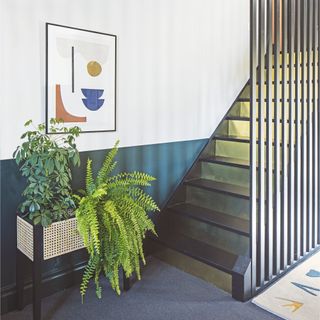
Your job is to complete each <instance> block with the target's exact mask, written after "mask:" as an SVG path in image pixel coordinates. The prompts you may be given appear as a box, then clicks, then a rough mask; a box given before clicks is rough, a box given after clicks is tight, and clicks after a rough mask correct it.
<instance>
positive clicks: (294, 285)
mask: <svg viewBox="0 0 320 320" xmlns="http://www.w3.org/2000/svg"><path fill="white" fill-rule="evenodd" d="M252 302H253V303H254V304H256V305H257V306H259V307H261V308H263V309H265V310H267V311H269V312H271V313H273V314H275V315H277V316H279V317H281V318H283V319H287V320H319V319H320V251H318V252H317V253H316V254H314V255H312V256H311V257H310V258H308V259H307V260H306V261H304V262H303V263H301V265H299V266H297V267H296V268H294V269H293V270H292V271H290V272H289V273H288V274H287V275H285V276H284V277H283V278H281V279H280V280H279V281H277V282H276V283H275V284H273V285H272V286H271V287H270V288H268V289H267V290H265V291H264V292H262V293H261V294H260V295H259V296H257V297H256V298H254V299H253V300H252Z"/></svg>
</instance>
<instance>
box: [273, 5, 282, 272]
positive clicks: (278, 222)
mask: <svg viewBox="0 0 320 320" xmlns="http://www.w3.org/2000/svg"><path fill="white" fill-rule="evenodd" d="M274 9H275V10H274V12H275V14H274V16H275V28H274V29H275V45H274V177H275V179H274V180H275V181H274V202H275V205H274V216H275V219H274V220H275V231H274V232H275V233H274V234H275V243H274V244H275V256H274V269H275V270H274V271H275V273H276V274H278V273H280V249H281V189H280V188H281V186H280V170H281V168H280V103H279V97H280V94H279V87H280V82H279V74H280V61H279V60H280V0H275V8H274Z"/></svg>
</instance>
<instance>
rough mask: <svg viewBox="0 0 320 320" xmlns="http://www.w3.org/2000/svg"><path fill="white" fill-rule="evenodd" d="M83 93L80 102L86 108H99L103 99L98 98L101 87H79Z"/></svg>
mask: <svg viewBox="0 0 320 320" xmlns="http://www.w3.org/2000/svg"><path fill="white" fill-rule="evenodd" d="M81 91H82V93H83V95H84V96H85V97H86V98H85V99H82V102H83V103H84V105H85V106H86V108H87V109H89V110H91V111H97V110H99V109H100V108H101V107H102V105H103V104H104V99H99V98H100V97H101V96H102V95H103V92H104V90H102V89H81Z"/></svg>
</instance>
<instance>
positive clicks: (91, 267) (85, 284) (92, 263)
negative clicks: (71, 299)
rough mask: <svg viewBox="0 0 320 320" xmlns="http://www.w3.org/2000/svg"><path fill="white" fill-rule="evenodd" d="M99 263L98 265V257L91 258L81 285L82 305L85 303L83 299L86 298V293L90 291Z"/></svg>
mask: <svg viewBox="0 0 320 320" xmlns="http://www.w3.org/2000/svg"><path fill="white" fill-rule="evenodd" d="M97 263H98V257H97V256H90V258H89V261H88V264H87V266H86V268H85V270H84V273H83V277H82V282H81V285H80V294H81V299H82V303H83V298H84V296H85V294H86V291H87V289H88V284H89V281H90V280H91V279H92V278H93V276H94V273H95V271H96V265H97Z"/></svg>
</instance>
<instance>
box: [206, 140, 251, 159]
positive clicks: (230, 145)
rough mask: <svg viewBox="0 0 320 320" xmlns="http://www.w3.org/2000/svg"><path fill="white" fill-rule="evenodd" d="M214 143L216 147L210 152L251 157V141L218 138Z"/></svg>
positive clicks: (231, 156) (228, 155)
mask: <svg viewBox="0 0 320 320" xmlns="http://www.w3.org/2000/svg"><path fill="white" fill-rule="evenodd" d="M212 145H213V146H214V149H213V150H212V151H211V153H209V154H212V155H216V156H221V157H230V158H237V159H243V160H248V159H249V154H250V153H249V151H250V149H249V148H250V145H249V143H239V142H234V141H223V140H216V141H214V142H213V144H212Z"/></svg>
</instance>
